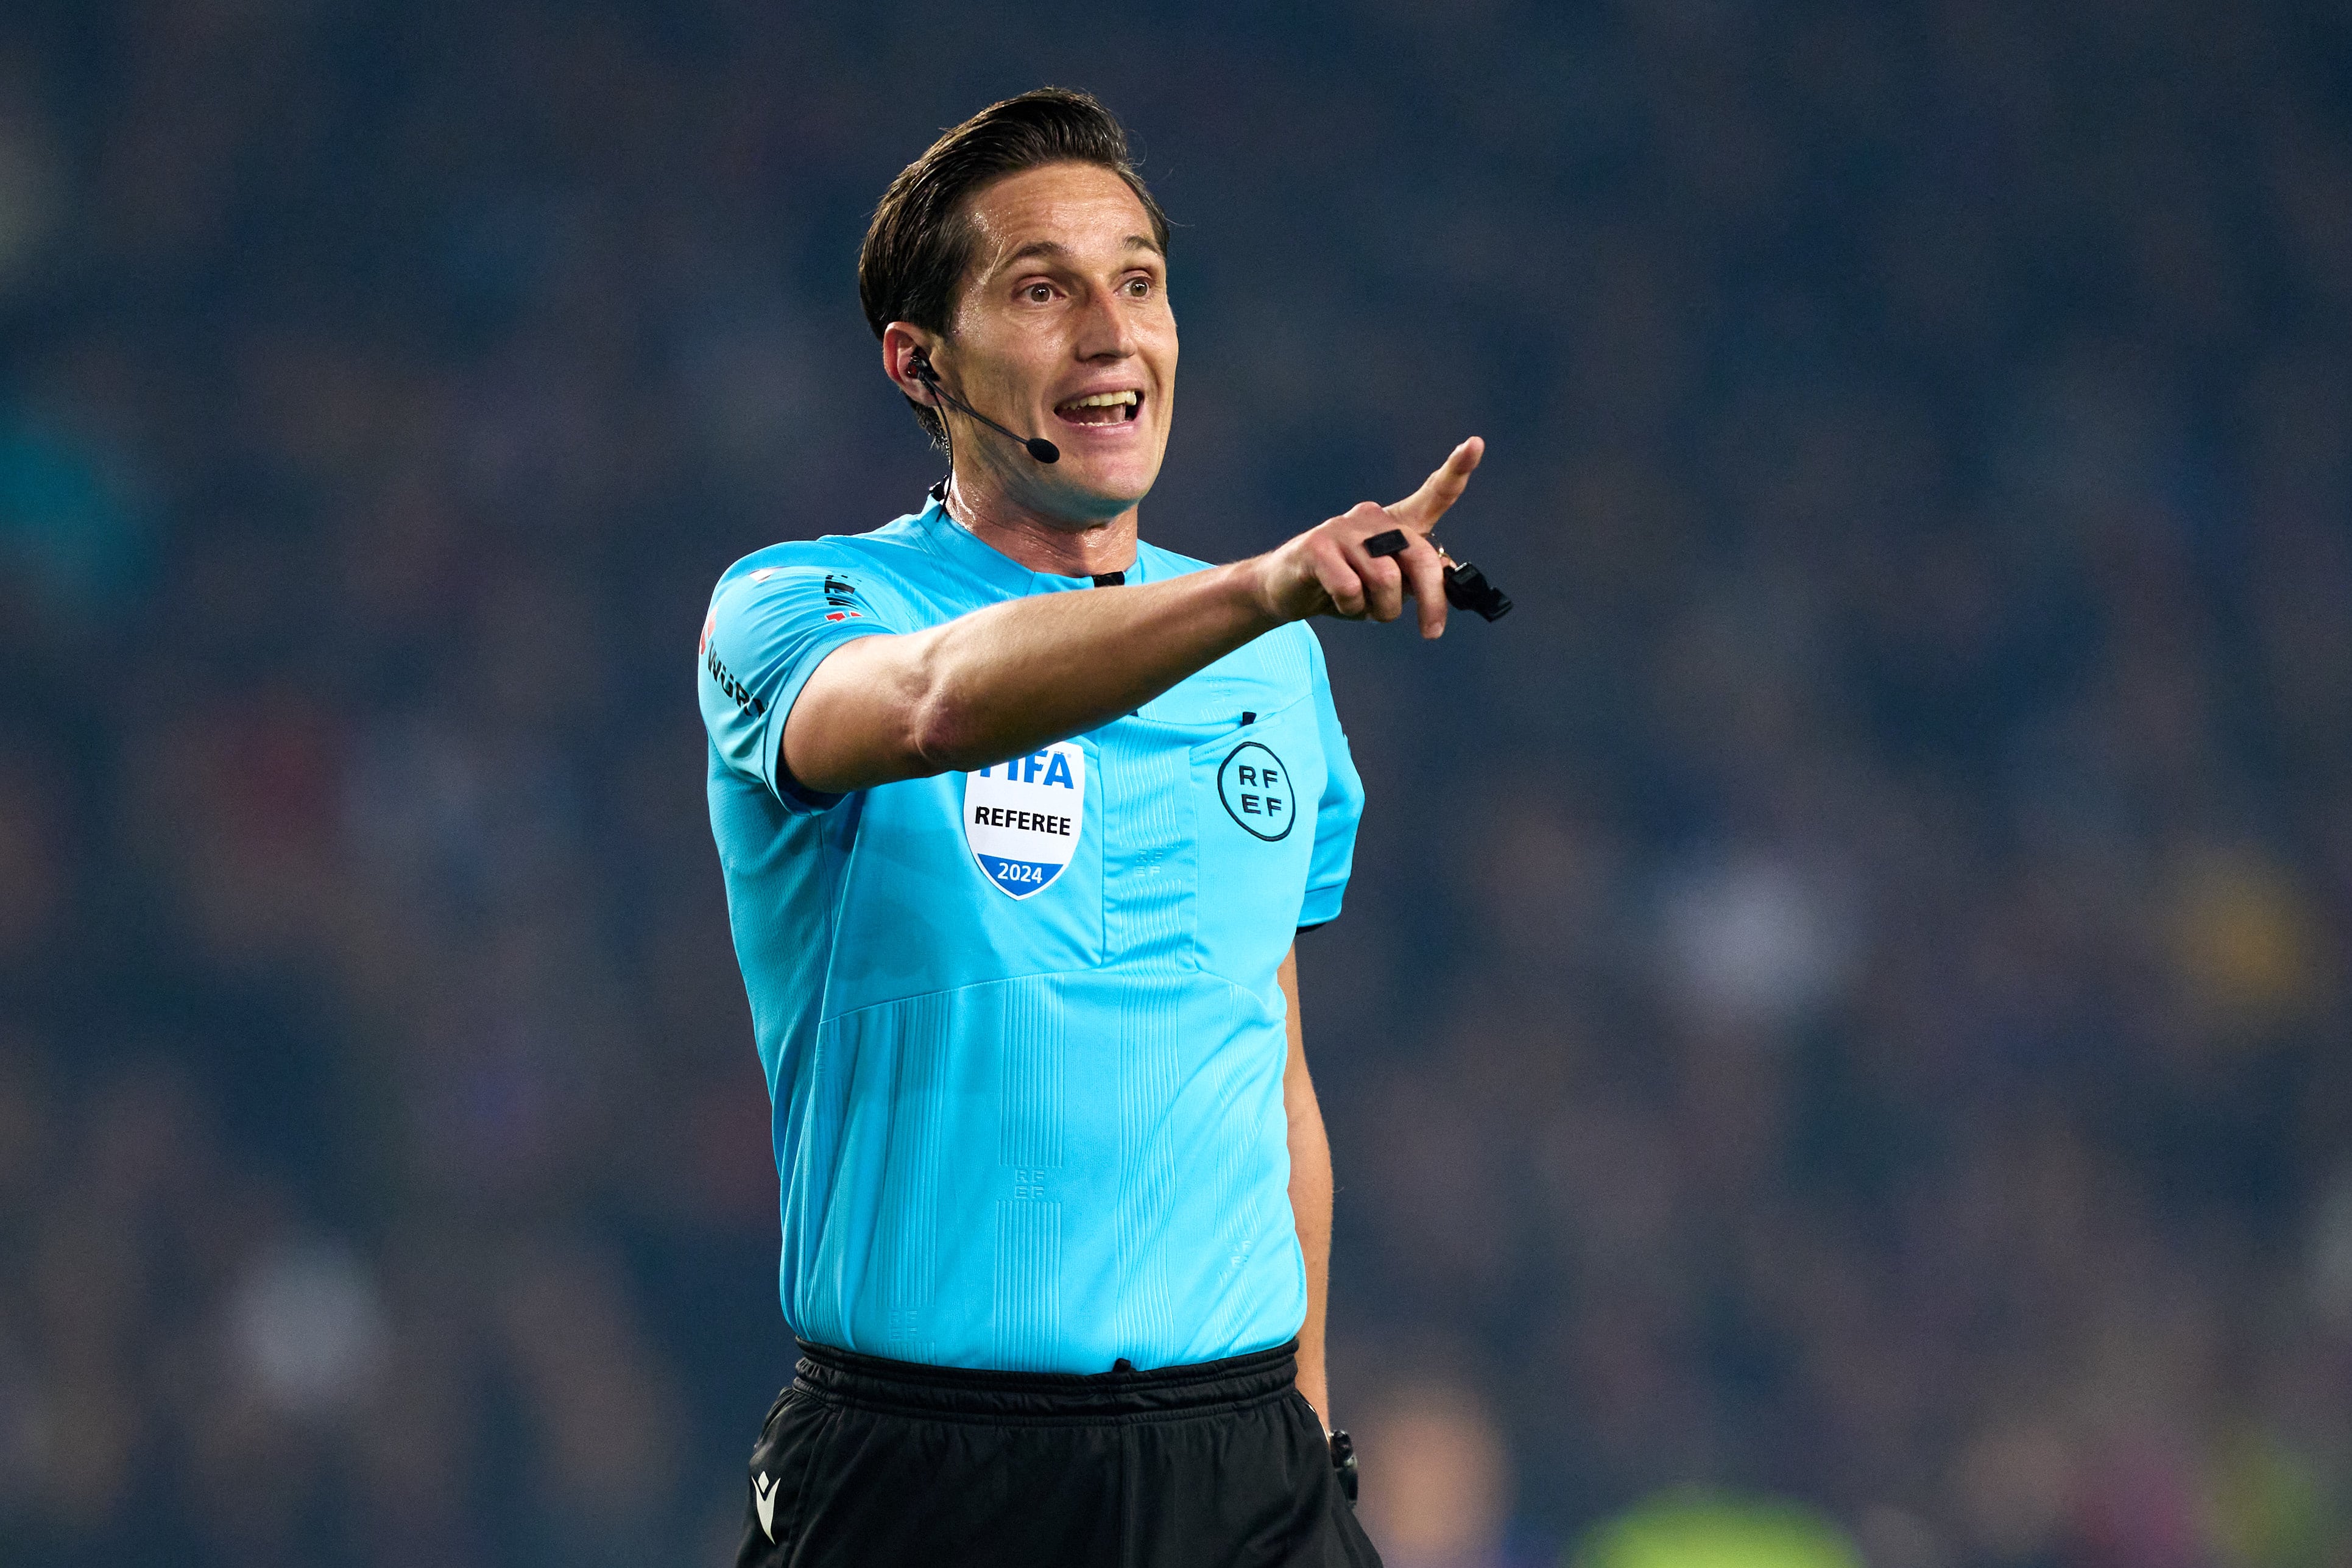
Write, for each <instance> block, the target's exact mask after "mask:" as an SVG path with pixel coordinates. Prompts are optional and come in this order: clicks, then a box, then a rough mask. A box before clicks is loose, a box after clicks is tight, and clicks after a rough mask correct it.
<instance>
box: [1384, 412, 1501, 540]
mask: <svg viewBox="0 0 2352 1568" xmlns="http://www.w3.org/2000/svg"><path fill="white" fill-rule="evenodd" d="M1485 456H1486V440H1485V438H1484V437H1477V436H1473V437H1470V438H1469V439H1468V440H1466V441H1465V442H1463V443H1462V444H1461V445H1460V446H1458V447H1454V450H1453V451H1451V452H1449V453H1447V454H1446V457H1445V461H1444V462H1443V463H1440V464H1439V465H1438V466H1437V471H1436V472H1435V473H1433V474H1432V475H1430V476H1429V478H1427V479H1423V480H1422V481H1421V488H1420V489H1417V490H1415V491H1413V492H1412V494H1411V495H1409V496H1407V497H1405V498H1404V500H1401V501H1399V502H1397V503H1396V504H1395V505H1394V506H1391V507H1390V508H1389V509H1388V510H1391V511H1392V512H1396V513H1398V514H1400V515H1402V516H1403V517H1404V518H1405V520H1406V521H1409V522H1411V523H1412V525H1413V526H1414V527H1415V528H1418V529H1419V530H1421V531H1422V532H1423V533H1427V532H1428V531H1430V530H1431V529H1433V528H1435V527H1436V526H1437V520H1438V519H1439V518H1441V517H1444V515H1445V513H1446V511H1447V510H1448V509H1449V508H1451V507H1452V506H1453V505H1454V502H1455V501H1458V500H1461V499H1462V492H1463V491H1464V490H1465V489H1468V488H1469V486H1470V475H1471V473H1472V472H1473V471H1474V470H1475V468H1477V467H1478V460H1479V459H1480V458H1484V457H1485Z"/></svg>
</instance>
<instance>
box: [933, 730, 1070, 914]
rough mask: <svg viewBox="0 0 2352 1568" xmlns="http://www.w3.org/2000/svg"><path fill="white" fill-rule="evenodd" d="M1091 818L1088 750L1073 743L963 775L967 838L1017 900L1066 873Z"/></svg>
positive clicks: (991, 877) (976, 854) (995, 878)
mask: <svg viewBox="0 0 2352 1568" xmlns="http://www.w3.org/2000/svg"><path fill="white" fill-rule="evenodd" d="M1086 825H1087V755H1086V753H1085V752H1082V751H1080V750H1079V749H1078V748H1077V745H1076V742H1070V741H1057V742H1055V743H1054V744H1052V745H1050V746H1048V747H1046V748H1045V750H1044V751H1042V752H1030V753H1029V755H1027V756H1025V757H1015V758H1013V760H1012V761H1011V762H1009V763H996V764H994V765H993V766H991V767H985V768H982V769H980V770H978V771H977V772H975V773H966V774H965V775H964V779H963V837H964V842H965V843H967V844H969V845H971V856H972V858H973V859H975V860H977V861H979V862H980V868H981V870H982V871H983V872H984V873H986V874H987V877H988V879H989V880H990V881H992V882H993V883H995V884H996V885H997V886H998V887H999V888H1002V889H1004V891H1005V892H1007V893H1009V894H1011V895H1012V896H1013V897H1014V898H1016V899H1025V898H1027V897H1028V896H1029V895H1030V894H1032V893H1035V892H1041V891H1043V890H1044V889H1045V888H1046V887H1047V886H1049V885H1050V884H1051V883H1052V882H1053V880H1054V879H1055V878H1056V877H1058V876H1060V875H1061V874H1062V868H1064V867H1066V866H1067V865H1068V864H1069V863H1070V858H1071V857H1072V856H1074V855H1076V853H1077V852H1078V835H1079V834H1080V833H1081V832H1082V831H1084V830H1085V827H1086Z"/></svg>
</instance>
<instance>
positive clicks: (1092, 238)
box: [932, 163, 1176, 527]
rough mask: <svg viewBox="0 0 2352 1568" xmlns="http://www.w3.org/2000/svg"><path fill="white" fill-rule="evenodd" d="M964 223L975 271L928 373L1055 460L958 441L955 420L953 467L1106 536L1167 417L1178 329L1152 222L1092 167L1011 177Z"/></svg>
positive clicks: (1151, 465)
mask: <svg viewBox="0 0 2352 1568" xmlns="http://www.w3.org/2000/svg"><path fill="white" fill-rule="evenodd" d="M966 210H967V214H968V216H969V219H970V221H971V226H972V229H973V245H972V259H971V270H970V271H969V272H967V273H966V274H965V277H964V281H963V285H962V289H961V293H960V295H959V296H958V298H957V303H956V313H955V321H954V331H953V332H952V333H951V334H950V337H949V338H948V340H947V341H946V342H944V343H943V344H941V345H940V348H939V349H938V350H937V351H936V352H935V353H934V354H933V356H932V359H933V363H936V364H937V365H938V366H939V368H940V374H941V375H942V377H943V378H944V379H945V380H946V381H947V383H948V384H949V385H950V387H952V388H954V389H956V390H957V391H958V392H959V393H960V394H961V395H962V397H963V398H964V400H965V401H966V402H968V403H970V404H971V405H972V406H973V407H974V408H977V409H979V410H980V411H981V412H982V413H983V414H986V415H988V416H990V417H992V418H993V419H995V420H997V421H999V422H1000V423H1002V424H1004V425H1007V426H1011V427H1012V428H1013V429H1014V430H1017V431H1019V432H1020V433H1021V434H1023V435H1024V436H1043V437H1045V438H1046V439H1047V440H1049V441H1051V442H1053V443H1054V445H1055V446H1056V447H1060V448H1061V450H1062V460H1061V461H1060V462H1058V463H1054V464H1050V465H1049V464H1042V463H1038V462H1036V461H1034V460H1033V459H1032V458H1029V457H1027V456H1026V455H1024V453H1023V452H1022V451H1021V449H1020V448H1019V447H1015V446H1014V445H1013V443H1012V442H1009V441H1005V440H1003V439H1002V438H1000V437H996V436H993V435H990V434H987V433H985V432H971V434H969V435H967V434H966V433H967V432H968V431H971V426H969V425H966V424H964V423H963V422H962V421H961V419H959V420H958V424H959V426H961V427H960V428H959V429H958V431H957V435H958V437H960V440H959V443H958V446H959V449H958V451H957V454H956V457H957V463H958V466H959V467H962V466H963V465H964V464H965V463H967V462H974V463H978V464H981V465H983V466H984V467H986V468H988V469H990V470H992V472H993V475H994V477H996V478H997V479H999V480H1000V481H1001V483H1002V484H1003V488H1004V491H1005V493H1006V494H1007V495H1008V496H1009V497H1011V498H1013V499H1014V500H1019V501H1021V502H1023V503H1024V504H1025V505H1026V506H1028V507H1029V508H1030V509H1031V510H1034V511H1037V512H1039V513H1041V514H1043V515H1045V516H1046V517H1049V518H1053V519H1056V520H1060V521H1067V522H1069V523H1071V524H1074V525H1076V526H1079V527H1084V526H1087V525H1088V524H1091V523H1097V522H1104V521H1109V520H1110V519H1112V518H1115V517H1117V516H1118V515H1119V514H1120V513H1122V512H1124V511H1126V510H1128V509H1129V508H1130V507H1132V506H1134V505H1135V504H1136V502H1138V501H1139V500H1142V499H1143V498H1144V496H1145V495H1146V494H1148V493H1149V492H1150V489H1151V485H1152V481H1153V480H1154V479H1158V478H1159V475H1160V458H1162V457H1163V456H1165V454H1166V452H1167V450H1168V425H1169V418H1170V416H1171V414H1173V412H1174V405H1175V393H1176V317H1175V315H1174V313H1173V312H1172V311H1171V310H1170V309H1169V307H1168V258H1166V257H1164V256H1162V255H1161V254H1160V247H1159V246H1158V245H1157V244H1156V243H1155V242H1154V241H1153V239H1152V237H1151V220H1150V216H1147V215H1146V213H1145V212H1144V210H1143V204H1142V203H1141V202H1139V201H1138V200H1137V199H1136V195H1135V193H1134V192H1133V191H1131V190H1129V188H1128V185H1127V182H1126V181H1124V180H1122V179H1120V178H1119V177H1118V175H1117V174H1113V173H1111V171H1109V170H1108V169H1105V168H1100V167H1098V166H1097V165H1095V164H1092V163H1049V164H1047V165H1045V167H1043V168H1037V169H1028V170H1024V171H1023V172H1022V173H1020V174H1010V175H1007V176H1006V177H1005V178H1003V179H1002V180H999V181H997V182H996V183H995V184H992V185H989V186H987V187H985V188H984V189H982V190H981V191H980V192H979V193H978V194H977V195H974V196H972V197H971V202H970V205H969V206H968V207H967V209H966ZM955 417H956V416H953V415H950V418H955Z"/></svg>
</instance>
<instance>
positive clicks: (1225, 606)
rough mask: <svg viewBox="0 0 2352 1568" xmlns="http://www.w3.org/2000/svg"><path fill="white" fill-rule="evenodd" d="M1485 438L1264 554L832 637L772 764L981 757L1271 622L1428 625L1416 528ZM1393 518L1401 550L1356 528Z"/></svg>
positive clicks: (940, 767)
mask: <svg viewBox="0 0 2352 1568" xmlns="http://www.w3.org/2000/svg"><path fill="white" fill-rule="evenodd" d="M1485 449H1486V447H1485V444H1484V443H1483V442H1481V441H1480V440H1479V439H1478V438H1477V437H1471V438H1470V439H1469V440H1467V441H1465V442H1464V443H1462V445H1461V446H1459V447H1455V448H1454V452H1453V455H1452V456H1450V457H1448V458H1446V459H1445V462H1444V465H1443V466H1442V467H1440V468H1438V470H1437V471H1436V472H1435V473H1433V474H1432V475H1431V476H1430V477H1429V479H1428V481H1427V482H1426V483H1424V484H1423V486H1422V487H1421V489H1418V490H1415V491H1414V492H1413V493H1412V495H1411V496H1410V497H1408V498H1406V499H1405V500H1402V501H1399V502H1397V503H1396V504H1395V505H1393V506H1389V507H1381V506H1376V505H1374V504H1373V503H1371V502H1370V501H1365V502H1363V503H1362V504H1361V505H1360V506H1357V507H1355V508H1353V509H1352V510H1349V511H1347V512H1345V513H1343V514H1342V515H1340V516H1339V517H1335V518H1333V519H1331V520H1330V521H1328V522H1325V523H1322V524H1319V525H1318V526H1317V527H1315V528H1311V529H1309V530H1307V531H1306V532H1305V533H1302V534H1300V535H1298V536H1297V538H1295V539H1292V540H1290V541H1289V542H1286V543H1285V544H1283V545H1281V546H1280V547H1278V548H1276V549H1275V550H1271V551H1268V552H1266V553H1265V554H1264V555H1259V556H1254V557H1252V558H1251V559H1249V560H1247V561H1241V562H1236V563H1234V564H1232V565H1230V566H1220V567H1216V568H1214V569H1213V570H1211V571H1207V572H1196V573H1193V574H1191V575H1189V576H1184V577H1179V578H1177V579H1175V580H1174V581H1172V582H1168V583H1151V584H1141V585H1139V586H1136V587H1131V588H1123V589H1121V590H1120V591H1119V592H1118V593H1116V594H1045V595H1037V596H1035V597H1033V598H1027V599H1019V600H1015V601H1013V602H1012V603H1010V604H1003V605H990V606H989V607H988V608H986V609H983V610H975V611H973V612H972V613H971V614H970V615H968V616H958V617H957V618H956V619H954V620H952V621H949V622H947V623H945V624H944V625H941V626H933V627H930V628H929V629H928V630H926V631H920V632H913V633H909V634H907V635H905V636H897V637H860V638H858V639H856V641H854V642H849V643H845V644H844V645H842V647H839V648H837V649H835V651H834V652H833V653H831V654H829V655H827V656H826V657H825V658H824V662H823V663H822V664H820V665H818V666H817V668H816V671H815V673H814V674H813V675H811V676H810V677H809V679H808V684H807V685H806V686H804V687H803V688H802V689H801V692H800V696H799V699H798V700H797V701H795V702H794V703H793V710H792V713H791V715H790V717H789V718H788V719H787V720H786V721H785V726H784V735H783V756H784V763H785V766H786V768H787V769H789V771H790V772H791V773H792V776H793V778H794V779H796V780H798V781H799V782H800V783H801V784H803V785H805V786H807V787H808V788H810V789H813V790H818V791H822V792H824V793H825V794H828V795H844V794H847V793H848V792H849V791H851V790H858V789H868V788H871V787H872V786H874V785H876V784H888V783H891V782H892V781H894V780H897V779H907V778H924V777H929V775H931V774H933V773H947V772H950V771H951V770H962V769H969V768H976V767H982V766H985V765H987V764H989V763H996V762H1002V761H1003V759H1004V758H1006V757H1009V756H1017V755H1019V754H1021V753H1022V752H1029V751H1034V750H1035V749H1036V748H1037V747H1039V746H1043V745H1045V744H1048V743H1049V742H1055V741H1058V740H1062V739H1064V738H1066V737H1067V736H1070V735H1075V734H1076V733H1078V732H1079V731H1084V730H1091V729H1093V728H1095V727H1096V726H1097V725H1099V724H1104V723H1108V721H1111V720H1113V719H1116V718H1117V717H1118V716H1119V715H1120V714H1122V713H1126V712H1129V711H1132V710H1134V709H1136V708H1137V707H1139V706H1140V705H1141V704H1143V703H1145V702H1148V701H1150V700H1151V699H1152V698H1154V697H1157V696H1159V695H1160V693H1161V692H1163V691H1165V690H1167V689H1169V688H1170V687H1171V686H1173V685H1175V684H1176V683H1177V682H1178V681H1180V680H1181V679H1184V678H1185V677H1186V676H1188V675H1191V674H1192V673H1193V672H1194V671H1195V670H1198V669H1201V668H1203V667H1205V666H1207V665H1209V664H1212V663H1214V662H1215V661H1216V660H1217V659H1219V658H1223V657H1224V656H1225V655H1226V654H1228V653H1231V652H1232V651H1233V650H1234V648H1237V647H1241V646H1242V645H1243V644H1244V643H1246V642H1248V641H1250V640H1251V639H1252V638H1254V637H1260V636H1263V635H1264V634H1265V633H1266V632H1269V631H1272V630H1273V629H1274V628H1275V627H1276V626H1281V625H1283V624H1284V623H1285V622H1287V621H1296V620H1303V619H1305V618H1306V617H1307V616H1319V615H1335V616H1344V617H1347V618H1349V619H1367V618H1368V619H1371V620H1376V621H1391V620H1394V619H1396V618H1397V617H1398V616H1400V615H1402V613H1403V608H1404V600H1405V597H1406V595H1408V594H1410V595H1411V596H1412V599H1413V600H1414V602H1415V604H1416V605H1417V606H1418V608H1419V618H1420V623H1421V631H1422V635H1423V637H1436V636H1438V635H1440V634H1441V633H1443V632H1444V629H1445V610H1446V605H1445V586H1444V566H1443V563H1441V562H1440V560H1439V559H1438V555H1437V552H1436V551H1434V550H1433V549H1431V548H1430V547H1429V545H1428V544H1426V543H1425V542H1423V535H1424V534H1426V533H1427V532H1428V531H1430V529H1432V528H1433V527H1434V526H1435V525H1436V522H1437V519H1438V518H1439V517H1440V516H1443V515H1444V511H1445V510H1446V508H1448V507H1450V506H1452V505H1453V504H1454V501H1455V500H1457V499H1458V498H1459V497H1460V496H1461V494H1462V491H1463V489H1465V487H1466V486H1467V485H1468V484H1469V482H1470V472H1471V470H1472V469H1474V468H1476V467H1477V466H1478V459H1479V458H1480V457H1481V456H1482V455H1483V453H1484V452H1485ZM1397 527H1402V528H1404V529H1405V530H1406V531H1407V534H1408V538H1409V540H1410V545H1409V547H1408V548H1407V549H1406V550H1405V552H1403V553H1402V554H1401V555H1396V556H1372V555H1368V554H1366V553H1365V552H1364V541H1365V540H1367V539H1370V537H1372V536H1373V535H1374V534H1377V533H1382V532H1385V531H1388V530H1390V529H1391V528H1397Z"/></svg>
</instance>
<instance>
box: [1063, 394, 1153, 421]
mask: <svg viewBox="0 0 2352 1568" xmlns="http://www.w3.org/2000/svg"><path fill="white" fill-rule="evenodd" d="M1142 411H1143V394H1141V393H1139V392H1097V393H1092V394H1090V395H1087V396H1085V397H1073V398H1071V399H1070V400H1069V401H1068V402H1067V403H1057V404H1055V405H1054V417H1055V418H1056V419H1059V420H1062V421H1063V422H1064V423H1066V424H1070V425H1124V424H1127V423H1129V422H1130V421H1132V420H1133V419H1134V418H1135V416H1137V415H1138V414H1140V413H1141V412H1142Z"/></svg>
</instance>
